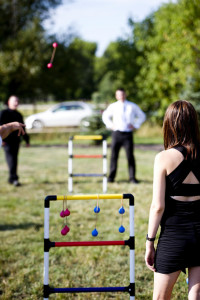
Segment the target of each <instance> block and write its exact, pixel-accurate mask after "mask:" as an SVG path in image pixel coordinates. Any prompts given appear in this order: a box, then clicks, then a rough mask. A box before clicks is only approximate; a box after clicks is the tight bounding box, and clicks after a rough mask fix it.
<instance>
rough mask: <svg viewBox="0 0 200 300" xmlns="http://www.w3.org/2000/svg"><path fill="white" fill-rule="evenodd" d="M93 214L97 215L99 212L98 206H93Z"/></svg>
mask: <svg viewBox="0 0 200 300" xmlns="http://www.w3.org/2000/svg"><path fill="white" fill-rule="evenodd" d="M94 212H95V214H98V213H99V212H100V207H99V206H95V208H94Z"/></svg>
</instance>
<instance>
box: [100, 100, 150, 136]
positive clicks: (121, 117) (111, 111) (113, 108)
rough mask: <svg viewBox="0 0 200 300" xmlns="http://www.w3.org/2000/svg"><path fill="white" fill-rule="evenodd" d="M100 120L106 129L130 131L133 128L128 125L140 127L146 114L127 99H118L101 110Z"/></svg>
mask: <svg viewBox="0 0 200 300" xmlns="http://www.w3.org/2000/svg"><path fill="white" fill-rule="evenodd" d="M102 120H103V122H104V124H105V125H106V127H107V128H108V129H112V130H114V131H117V130H119V131H122V132H131V131H133V128H131V127H130V126H133V127H134V128H135V129H138V128H140V126H141V124H142V123H143V122H144V121H145V120H146V116H145V113H144V112H143V111H142V110H141V109H140V108H139V106H138V105H137V104H135V103H133V102H130V101H128V100H125V101H124V102H122V101H119V100H118V101H116V102H114V103H112V104H110V105H109V106H108V108H107V109H106V110H105V111H104V112H103V115H102Z"/></svg>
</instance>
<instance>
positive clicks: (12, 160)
mask: <svg viewBox="0 0 200 300" xmlns="http://www.w3.org/2000/svg"><path fill="white" fill-rule="evenodd" d="M18 105H19V99H18V98H17V97H16V96H11V97H10V98H9V99H8V108H7V109H5V110H2V111H1V112H0V125H3V124H7V123H10V122H15V121H18V122H20V123H24V121H23V117H22V115H21V114H20V112H18V111H17V107H18ZM23 138H24V140H25V141H26V145H27V146H29V136H28V135H27V133H25V134H24V135H23ZM20 142H21V137H20V136H19V135H18V133H17V132H16V131H14V132H12V133H11V134H10V135H9V136H8V137H7V138H5V139H4V141H3V146H4V147H3V148H4V151H5V157H6V161H7V164H8V168H9V179H8V182H9V183H10V184H13V185H15V186H20V183H19V181H18V179H19V177H18V175H17V161H18V152H19V146H20Z"/></svg>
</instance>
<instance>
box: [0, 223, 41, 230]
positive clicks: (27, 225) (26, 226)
mask: <svg viewBox="0 0 200 300" xmlns="http://www.w3.org/2000/svg"><path fill="white" fill-rule="evenodd" d="M30 227H34V229H35V230H36V231H39V230H40V228H41V227H43V224H36V223H23V224H0V231H6V230H16V229H29V228H30Z"/></svg>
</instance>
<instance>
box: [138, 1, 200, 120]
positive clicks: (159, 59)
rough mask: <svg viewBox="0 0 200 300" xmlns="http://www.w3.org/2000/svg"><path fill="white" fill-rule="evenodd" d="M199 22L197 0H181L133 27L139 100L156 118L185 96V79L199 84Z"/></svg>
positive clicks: (199, 10) (161, 8) (167, 5)
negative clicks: (139, 53)
mask: <svg viewBox="0 0 200 300" xmlns="http://www.w3.org/2000/svg"><path fill="white" fill-rule="evenodd" d="M199 20H200V6H199V1H197V0H192V1H189V2H188V1H186V0H180V1H178V2H177V3H169V4H165V5H162V6H161V7H160V9H158V11H156V12H155V13H154V14H153V15H151V16H150V17H148V18H146V19H145V20H144V22H142V23H138V24H137V26H136V27H135V30H134V36H135V42H136V47H137V49H138V51H140V52H141V55H140V57H139V60H138V62H139V64H140V66H141V69H140V73H139V75H138V76H137V79H136V82H137V88H138V97H139V98H140V99H141V101H143V102H144V105H145V109H146V111H149V113H150V114H151V115H152V116H154V117H156V119H160V120H162V118H163V114H164V112H165V109H166V107H167V106H168V105H169V104H170V103H171V102H172V101H175V100H177V99H178V98H179V96H180V95H182V94H183V93H184V91H185V90H186V89H187V86H188V78H192V79H193V80H192V81H193V82H195V83H196V86H197V85H199V75H197V74H199V50H200V48H199V30H200V21H199ZM197 71H198V72H197ZM197 83H198V84H197Z"/></svg>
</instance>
